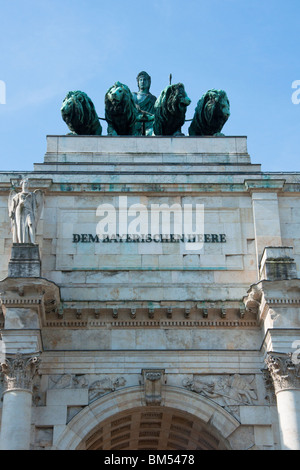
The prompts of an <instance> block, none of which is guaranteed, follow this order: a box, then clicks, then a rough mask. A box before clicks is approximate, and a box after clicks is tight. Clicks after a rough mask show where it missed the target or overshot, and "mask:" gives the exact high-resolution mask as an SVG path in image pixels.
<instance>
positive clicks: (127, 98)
mask: <svg viewBox="0 0 300 470" xmlns="http://www.w3.org/2000/svg"><path fill="white" fill-rule="evenodd" d="M104 102H105V119H106V121H107V124H108V127H107V134H108V135H138V132H137V129H136V124H137V119H138V110H137V108H136V106H135V103H134V101H133V97H132V94H131V91H130V89H129V88H128V86H127V85H124V84H123V83H120V82H116V83H115V84H114V85H113V86H111V87H110V88H109V90H108V91H107V92H106V94H105V100H104Z"/></svg>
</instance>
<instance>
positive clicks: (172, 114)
mask: <svg viewBox="0 0 300 470" xmlns="http://www.w3.org/2000/svg"><path fill="white" fill-rule="evenodd" d="M190 103H191V100H190V98H189V97H188V96H187V94H186V91H185V89H184V85H183V84H182V83H177V84H175V85H168V86H167V87H166V88H165V89H164V90H163V91H162V92H161V94H160V96H159V97H158V98H157V100H156V102H155V105H154V115H155V121H154V126H153V130H154V134H155V135H183V134H182V132H181V127H182V126H183V124H184V122H185V114H186V109H187V107H188V106H189V104H190Z"/></svg>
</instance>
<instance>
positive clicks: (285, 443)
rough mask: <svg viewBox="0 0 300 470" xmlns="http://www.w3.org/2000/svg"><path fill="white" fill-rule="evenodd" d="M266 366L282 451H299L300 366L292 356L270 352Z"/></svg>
mask: <svg viewBox="0 0 300 470" xmlns="http://www.w3.org/2000/svg"><path fill="white" fill-rule="evenodd" d="M266 364H267V366H268V369H269V372H270V374H271V377H272V379H273V384H274V388H275V394H276V401H277V410H278V416H279V428H280V438H281V448H282V450H300V364H299V363H298V361H295V360H293V356H292V354H283V353H275V352H270V353H269V354H268V356H267V358H266Z"/></svg>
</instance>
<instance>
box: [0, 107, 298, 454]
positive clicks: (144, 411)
mask: <svg viewBox="0 0 300 470" xmlns="http://www.w3.org/2000/svg"><path fill="white" fill-rule="evenodd" d="M185 99H186V98H185ZM186 103H187V100H186ZM144 118H145V121H146V122H147V127H146V126H144V135H120V134H119V135H118V134H117V133H115V134H114V133H113V134H112V135H107V136H102V135H99V132H98V133H95V134H94V135H80V134H79V133H77V134H76V133H75V132H73V134H72V135H63V136H61V135H50V136H48V137H47V148H46V153H45V156H44V160H43V162H42V163H36V164H35V166H34V170H33V171H26V172H22V173H21V174H19V173H18V172H2V173H1V174H0V204H1V206H0V207H1V209H0V210H1V227H0V250H1V261H0V273H1V282H0V300H1V317H0V321H1V343H2V356H1V370H2V374H1V389H2V394H3V399H2V402H1V448H2V449H33V450H41V449H47V450H48V449H53V450H115V451H117V450H147V449H148V450H150V449H151V450H169V451H171V450H176V451H177V450H195V451H196V450H246V449H253V450H255V449H271V450H276V449H298V450H299V448H300V430H299V428H300V424H299V419H300V418H299V413H300V378H299V376H300V371H299V362H300V360H299V349H300V330H299V327H300V321H299V307H300V276H299V270H300V231H299V226H300V225H299V223H300V192H299V191H300V189H299V188H300V186H299V176H300V175H299V174H295V173H268V172H262V171H261V166H260V164H255V163H252V161H251V158H250V155H249V154H248V150H247V138H246V137H243V136H238V137H235V136H229V137H225V136H223V135H219V134H218V135H215V134H214V135H205V136H203V135H189V136H183V135H182V134H177V135H152V134H151V132H150V133H148V134H147V132H148V131H145V129H148V130H149V128H150V127H151V125H149V122H150V124H151V120H150V121H149V120H147V119H146V118H147V116H146V117H145V116H144ZM141 121H142V122H143V120H141ZM142 127H143V126H142ZM100 134H101V133H100Z"/></svg>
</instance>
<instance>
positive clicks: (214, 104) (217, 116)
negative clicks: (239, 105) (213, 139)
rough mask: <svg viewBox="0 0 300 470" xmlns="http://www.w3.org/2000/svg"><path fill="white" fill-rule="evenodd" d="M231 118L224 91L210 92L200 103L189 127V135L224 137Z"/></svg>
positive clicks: (213, 90)
mask: <svg viewBox="0 0 300 470" xmlns="http://www.w3.org/2000/svg"><path fill="white" fill-rule="evenodd" d="M229 116H230V104H229V100H228V97H227V94H226V93H225V91H224V90H215V89H212V90H208V91H207V92H206V93H205V94H204V95H203V96H202V98H201V99H200V100H199V101H198V103H197V106H196V109H195V114H194V117H193V120H192V122H191V125H190V127H189V135H203V136H209V135H213V136H220V135H221V136H222V135H224V134H222V133H221V130H222V128H223V126H224V124H225V123H226V121H227V120H228V118H229Z"/></svg>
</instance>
